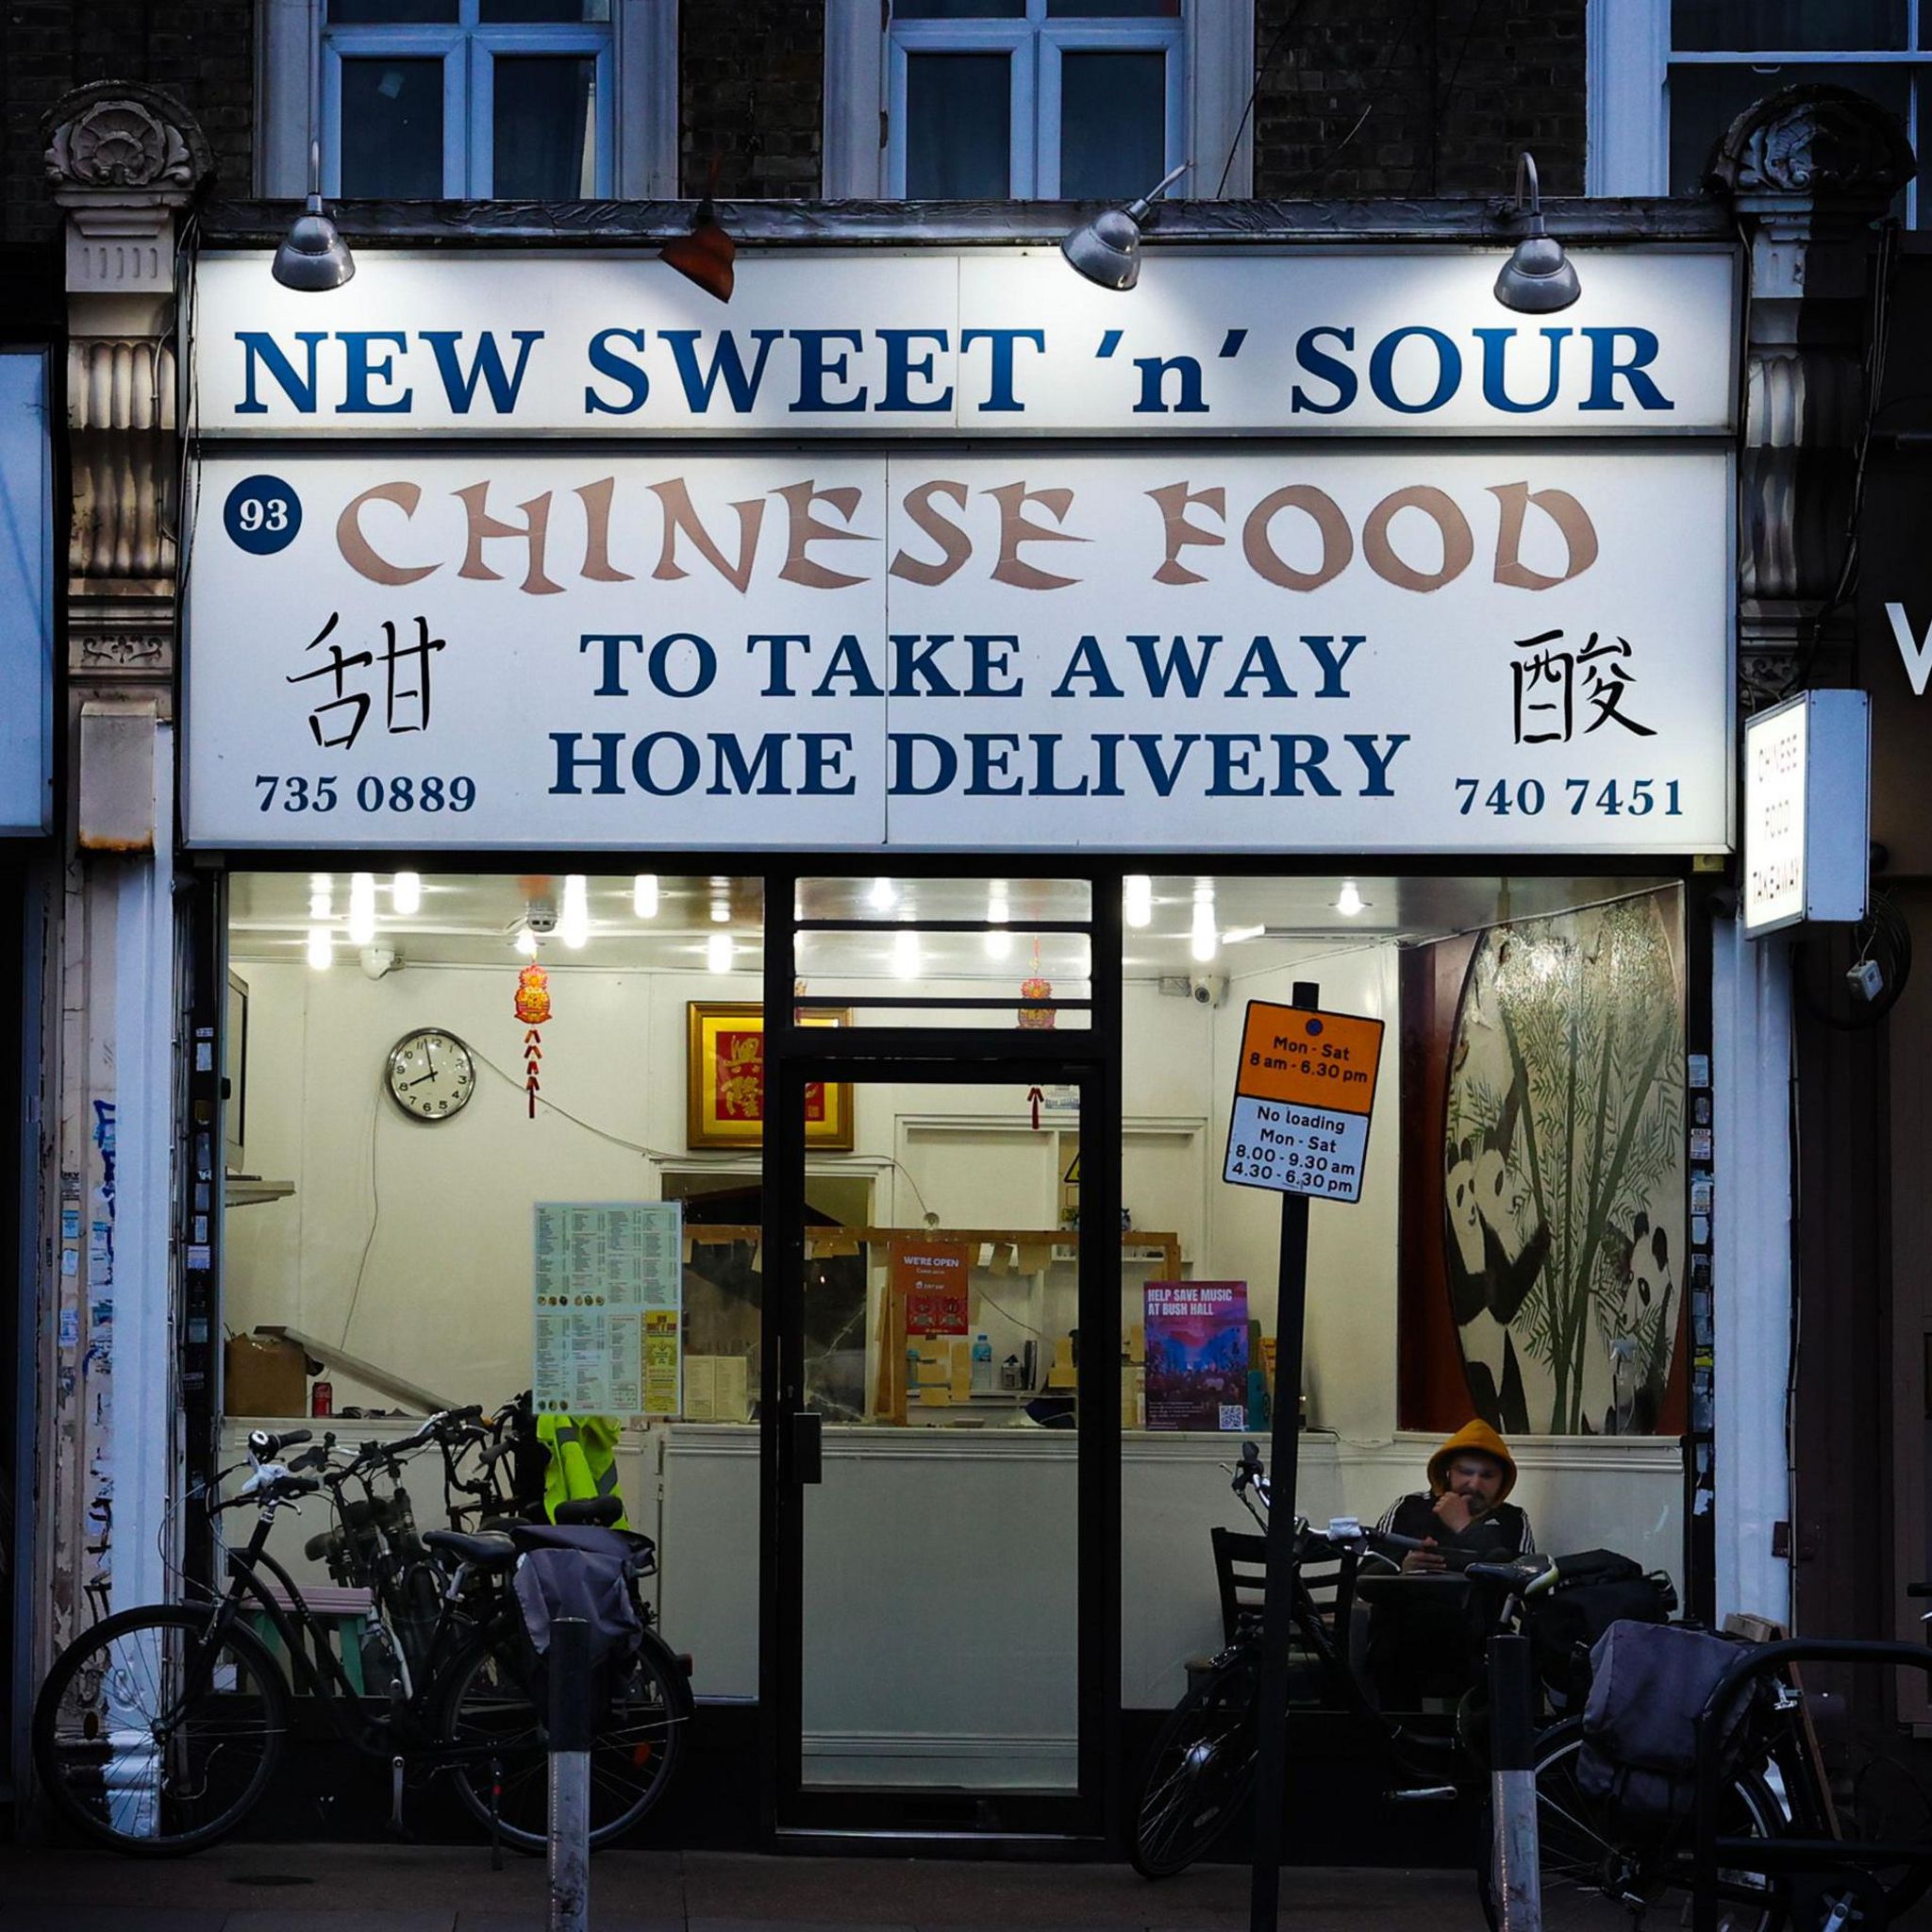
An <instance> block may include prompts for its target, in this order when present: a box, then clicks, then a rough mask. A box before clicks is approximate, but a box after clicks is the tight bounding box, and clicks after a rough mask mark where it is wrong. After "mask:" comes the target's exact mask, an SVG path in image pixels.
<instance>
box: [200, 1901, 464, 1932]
mask: <svg viewBox="0 0 1932 1932" xmlns="http://www.w3.org/2000/svg"><path fill="white" fill-rule="evenodd" d="M456 1924H457V1915H456V1913H455V1912H454V1911H453V1910H452V1911H442V1912H437V1911H390V1910H386V1909H384V1908H383V1907H374V1906H351V1907H349V1908H348V1909H347V1910H346V1911H325V1910H315V1909H312V1908H310V1907H301V1906H298V1907H295V1908H294V1909H293V1910H292V1911H281V1910H267V1909H264V1910H259V1911H258V1910H252V1909H249V1910H242V1911H239V1912H230V1913H229V1914H228V1916H227V1917H226V1918H225V1919H224V1920H223V1921H222V1932H456Z"/></svg>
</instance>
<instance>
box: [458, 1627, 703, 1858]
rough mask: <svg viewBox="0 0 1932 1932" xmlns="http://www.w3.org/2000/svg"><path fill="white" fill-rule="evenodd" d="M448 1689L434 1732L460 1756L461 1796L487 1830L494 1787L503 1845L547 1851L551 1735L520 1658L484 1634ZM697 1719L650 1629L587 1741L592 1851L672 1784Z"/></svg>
mask: <svg viewBox="0 0 1932 1932" xmlns="http://www.w3.org/2000/svg"><path fill="white" fill-rule="evenodd" d="M446 1683H447V1689H446V1690H445V1691H444V1694H443V1698H442V1703H441V1713H442V1714H441V1721H440V1722H439V1724H438V1726H437V1736H438V1738H439V1740H441V1748H442V1749H444V1750H448V1751H454V1752H459V1753H461V1754H462V1755H461V1756H460V1757H458V1758H457V1760H456V1762H455V1763H454V1765H453V1767H452V1769H453V1772H454V1774H455V1778H456V1787H457V1795H458V1797H459V1798H460V1799H461V1800H462V1802H463V1807H464V1808H465V1809H466V1810H467V1811H468V1812H469V1813H470V1814H471V1816H472V1817H474V1818H475V1820H476V1821H477V1822H478V1823H479V1824H483V1825H485V1826H486V1827H487V1826H488V1824H489V1823H490V1812H491V1785H492V1783H493V1784H494V1785H495V1787H496V1816H497V1826H498V1829H499V1830H500V1831H501V1832H502V1834H503V1836H504V1838H505V1840H507V1841H508V1843H510V1844H513V1845H516V1846H519V1847H520V1848H521V1849H523V1850H524V1851H528V1852H541V1851H542V1850H543V1849H544V1848H545V1847H546V1846H547V1845H548V1843H549V1804H550V1796H549V1791H550V1787H549V1758H548V1756H547V1744H548V1734H547V1732H546V1729H545V1727H544V1724H543V1723H542V1722H541V1719H540V1717H539V1715H538V1711H537V1709H536V1707H535V1706H534V1704H533V1703H532V1700H531V1696H530V1690H529V1686H528V1684H527V1683H526V1682H525V1679H524V1676H523V1674H522V1669H521V1666H520V1664H519V1662H518V1661H517V1660H516V1659H515V1658H514V1657H510V1656H508V1655H506V1654H502V1653H500V1652H499V1651H498V1649H497V1648H496V1647H495V1646H494V1645H493V1644H492V1643H491V1641H490V1640H489V1639H488V1638H485V1639H483V1640H481V1641H478V1642H477V1643H476V1644H475V1645H473V1646H472V1647H471V1648H470V1649H469V1650H467V1651H465V1652H464V1653H463V1654H462V1655H461V1656H460V1657H458V1658H457V1660H456V1661H455V1662H454V1663H453V1664H452V1665H451V1666H450V1669H449V1673H448V1675H447V1679H446ZM690 1718H691V1686H690V1685H689V1684H688V1683H687V1682H686V1680H685V1676H684V1673H683V1671H682V1670H681V1669H680V1668H679V1667H678V1664H677V1662H676V1659H675V1658H674V1657H673V1656H672V1655H671V1653H670V1651H669V1650H667V1649H666V1648H665V1647H664V1644H663V1641H661V1640H660V1639H659V1638H658V1636H657V1635H656V1633H655V1632H652V1631H646V1632H645V1634H644V1643H643V1647H642V1648H641V1650H640V1651H639V1653H638V1656H637V1657H636V1659H635V1661H634V1662H633V1663H632V1664H631V1665H630V1667H629V1668H628V1670H627V1671H626V1672H625V1674H624V1677H623V1678H622V1680H621V1681H620V1682H619V1684H618V1685H617V1688H616V1690H615V1691H614V1692H613V1693H612V1696H611V1699H610V1704H609V1707H608V1709H607V1710H606V1711H605V1712H604V1713H603V1715H602V1717H601V1719H600V1721H599V1723H598V1724H597V1727H596V1730H595V1732H594V1734H593V1736H592V1739H591V1844H592V1846H597V1845H606V1844H611V1843H614V1842H615V1841H616V1840H618V1839H620V1838H622V1837H623V1836H624V1834H625V1832H627V1831H629V1830H630V1829H631V1828H632V1827H633V1826H634V1825H635V1824H637V1823H638V1821H639V1820H640V1819H641V1818H642V1817H643V1816H644V1814H645V1813H646V1812H647V1811H649V1810H650V1809H651V1807H653V1806H654V1805H655V1804H657V1802H658V1799H659V1798H661V1797H662V1796H663V1795H664V1793H665V1791H666V1790H668V1789H669V1788H670V1784H671V1780H672V1778H673V1777H674V1776H675V1774H676V1772H677V1767H678V1765H679V1763H680V1762H682V1760H683V1756H684V1751H685V1741H684V1733H685V1730H686V1728H687V1727H688V1724H689V1722H690ZM486 1749H487V1751H488V1755H487V1756H486V1755H484V1753H485V1751H486Z"/></svg>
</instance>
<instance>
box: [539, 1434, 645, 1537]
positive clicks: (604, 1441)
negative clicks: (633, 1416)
mask: <svg viewBox="0 0 1932 1932" xmlns="http://www.w3.org/2000/svg"><path fill="white" fill-rule="evenodd" d="M623 1433H624V1424H622V1423H620V1422H619V1421H618V1420H617V1418H616V1417H615V1416H610V1415H540V1416H539V1417H538V1418H537V1440H538V1441H540V1442H541V1443H542V1445H543V1447H544V1448H545V1449H546V1450H547V1451H548V1452H549V1460H548V1461H547V1462H545V1464H544V1465H543V1513H544V1515H546V1516H548V1517H549V1518H550V1519H551V1520H552V1522H555V1521H556V1519H557V1506H558V1504H559V1503H567V1502H572V1501H574V1500H575V1499H576V1498H578V1497H582V1496H614V1495H616V1494H617V1439H618V1437H619V1436H620V1435H622V1434H623ZM613 1527H615V1528H617V1529H628V1528H629V1527H630V1524H629V1522H628V1520H627V1519H626V1518H625V1517H624V1516H622V1515H620V1516H619V1517H618V1519H617V1522H616V1524H614V1525H613Z"/></svg>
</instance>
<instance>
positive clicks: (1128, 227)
mask: <svg viewBox="0 0 1932 1932" xmlns="http://www.w3.org/2000/svg"><path fill="white" fill-rule="evenodd" d="M1187 170H1188V163H1187V162H1186V161H1183V162H1182V163H1181V164H1180V166H1179V167H1178V168H1175V169H1174V170H1173V171H1172V172H1171V173H1170V174H1169V175H1166V176H1165V178H1164V179H1163V180H1162V181H1161V182H1160V184H1159V186H1158V187H1157V188H1156V189H1154V191H1153V192H1151V193H1148V194H1143V195H1141V197H1140V198H1139V199H1138V200H1135V201H1130V202H1129V203H1128V204H1127V205H1126V207H1125V208H1108V209H1107V210H1106V211H1105V212H1104V213H1102V214H1097V215H1095V216H1094V218H1093V219H1092V220H1091V222H1084V223H1082V224H1081V225H1080V226H1079V227H1077V228H1075V229H1074V231H1073V233H1072V234H1070V235H1069V236H1068V237H1067V239H1066V240H1065V241H1064V242H1061V243H1060V253H1061V254H1062V255H1064V256H1065V257H1066V258H1067V260H1068V262H1069V263H1070V264H1071V265H1072V266H1073V267H1074V270H1075V271H1076V272H1077V273H1079V274H1080V275H1084V276H1085V277H1086V278H1087V279H1088V280H1089V281H1090V282H1091V283H1092V284H1093V285H1094V286H1095V287H1096V288H1100V289H1131V288H1132V287H1133V286H1134V284H1135V283H1136V282H1138V281H1139V280H1140V279H1141V223H1142V222H1144V221H1146V220H1147V218H1148V216H1149V215H1150V214H1152V213H1153V210H1154V204H1155V203H1156V202H1157V201H1158V200H1159V199H1160V197H1161V195H1162V194H1163V193H1164V192H1166V190H1167V187H1168V184H1169V183H1170V182H1173V181H1176V180H1178V179H1179V178H1180V177H1181V175H1184V174H1186V172H1187Z"/></svg>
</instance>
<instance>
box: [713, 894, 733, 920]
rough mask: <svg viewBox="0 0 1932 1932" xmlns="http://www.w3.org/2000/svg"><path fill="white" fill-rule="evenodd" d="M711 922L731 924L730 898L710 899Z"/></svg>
mask: <svg viewBox="0 0 1932 1932" xmlns="http://www.w3.org/2000/svg"><path fill="white" fill-rule="evenodd" d="M711 924H713V925H729V924H731V902H730V900H728V899H713V900H712V901H711Z"/></svg>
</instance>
